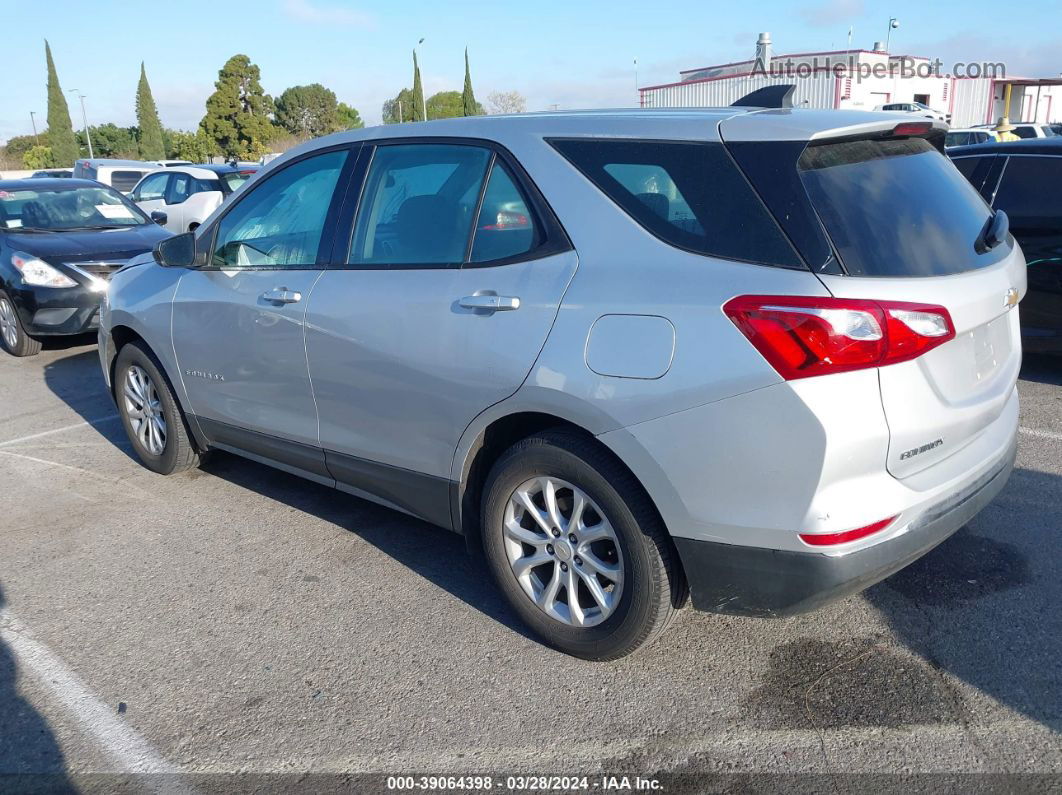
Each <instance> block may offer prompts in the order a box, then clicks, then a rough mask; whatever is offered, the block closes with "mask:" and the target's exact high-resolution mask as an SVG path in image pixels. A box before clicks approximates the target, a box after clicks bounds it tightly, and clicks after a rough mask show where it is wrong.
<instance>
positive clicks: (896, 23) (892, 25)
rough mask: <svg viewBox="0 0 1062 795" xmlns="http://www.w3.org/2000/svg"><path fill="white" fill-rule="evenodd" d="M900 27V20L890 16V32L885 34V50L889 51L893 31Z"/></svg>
mask: <svg viewBox="0 0 1062 795" xmlns="http://www.w3.org/2000/svg"><path fill="white" fill-rule="evenodd" d="M898 27H900V20H898V19H897V18H896V17H889V32H888V33H886V34H885V52H889V42H891V41H892V32H893V31H894V30H896V28H898Z"/></svg>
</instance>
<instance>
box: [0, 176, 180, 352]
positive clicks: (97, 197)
mask: <svg viewBox="0 0 1062 795" xmlns="http://www.w3.org/2000/svg"><path fill="white" fill-rule="evenodd" d="M167 237H169V233H168V232H166V231H165V230H164V229H162V228H161V227H159V226H158V225H157V224H153V223H151V220H150V219H149V218H148V217H147V216H146V215H144V213H143V212H141V211H140V210H139V209H138V208H137V207H136V205H134V204H133V203H132V202H130V201H129V200H128V199H126V198H125V197H124V196H122V194H120V193H118V191H116V190H114V189H113V188H108V187H107V186H105V185H100V184H99V183H98V182H92V181H91V180H85V179H45V178H37V179H27V180H5V181H0V342H2V345H3V348H4V350H6V351H7V352H8V353H10V354H12V355H14V356H30V355H32V354H35V353H38V352H39V351H40V349H41V340H42V339H43V338H44V337H49V336H57V335H64V334H80V333H83V332H87V331H92V330H94V329H95V328H96V327H97V323H98V320H99V304H100V297H101V296H102V295H103V293H105V292H106V290H107V285H108V280H109V279H110V276H111V274H112V273H113V272H114V271H116V270H117V269H118V268H120V267H121V266H122V265H124V264H125V263H126V261H128V260H129V259H130V258H132V257H135V256H137V255H138V254H143V253H144V252H146V251H150V250H151V248H152V247H153V246H154V245H155V243H157V242H159V241H160V240H163V239H165V238H167Z"/></svg>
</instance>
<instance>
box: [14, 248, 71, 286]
mask: <svg viewBox="0 0 1062 795" xmlns="http://www.w3.org/2000/svg"><path fill="white" fill-rule="evenodd" d="M11 264H12V265H14V266H15V269H16V270H18V272H19V273H21V274H22V281H24V282H25V283H26V284H32V285H34V286H36V287H77V282H75V281H74V280H73V279H71V278H70V277H69V276H67V275H66V274H64V273H61V272H60V271H57V270H56V269H55V268H53V267H52V266H51V265H49V264H48V263H47V262H45V261H44V260H39V259H37V258H36V257H34V256H33V255H31V254H23V253H17V254H12V255H11Z"/></svg>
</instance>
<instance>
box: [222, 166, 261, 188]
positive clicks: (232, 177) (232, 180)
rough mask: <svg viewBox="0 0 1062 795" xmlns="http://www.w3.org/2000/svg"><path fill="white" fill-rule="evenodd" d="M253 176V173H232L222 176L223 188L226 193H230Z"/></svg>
mask: <svg viewBox="0 0 1062 795" xmlns="http://www.w3.org/2000/svg"><path fill="white" fill-rule="evenodd" d="M253 175H254V172H253V171H232V172H229V173H228V174H222V175H221V180H222V182H224V183H225V187H226V188H227V189H228V190H227V191H226V192H227V193H232V192H233V191H234V190H236V189H237V188H238V187H240V185H242V184H243V183H245V182H246V181H247V180H249V179H250V178H251V177H252V176H253Z"/></svg>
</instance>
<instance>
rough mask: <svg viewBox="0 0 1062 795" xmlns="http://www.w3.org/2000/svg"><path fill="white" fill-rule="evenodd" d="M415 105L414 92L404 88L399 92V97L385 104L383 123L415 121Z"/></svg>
mask: <svg viewBox="0 0 1062 795" xmlns="http://www.w3.org/2000/svg"><path fill="white" fill-rule="evenodd" d="M413 104H414V103H413V92H412V91H410V90H409V89H408V88H403V89H402V90H401V91H399V92H398V96H396V97H395V98H394V99H389V100H387V102H385V103H384V104H383V113H382V116H383V123H384V124H398V123H400V122H404V121H414V119H413Z"/></svg>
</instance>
